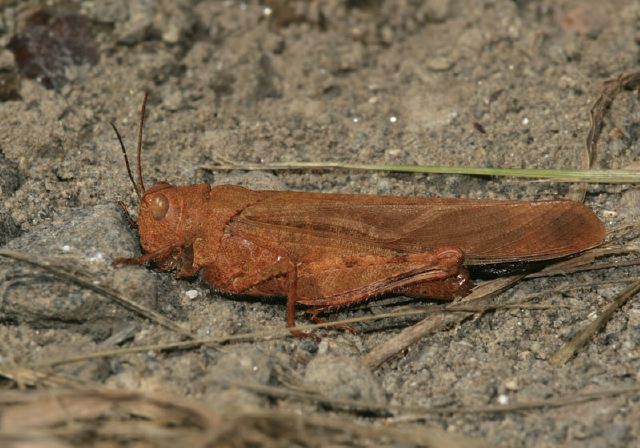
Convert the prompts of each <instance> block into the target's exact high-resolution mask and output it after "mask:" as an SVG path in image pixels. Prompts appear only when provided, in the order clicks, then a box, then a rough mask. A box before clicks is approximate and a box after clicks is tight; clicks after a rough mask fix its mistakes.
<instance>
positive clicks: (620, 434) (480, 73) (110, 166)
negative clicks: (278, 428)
mask: <svg viewBox="0 0 640 448" xmlns="http://www.w3.org/2000/svg"><path fill="white" fill-rule="evenodd" d="M53 3H54V4H55V3H57V2H53ZM0 4H1V5H2V14H1V15H0V40H1V41H2V44H3V47H4V46H6V45H8V44H9V42H10V41H11V38H12V36H14V34H15V33H25V32H26V31H25V30H27V29H28V28H29V20H28V18H29V17H30V16H31V15H32V14H33V12H34V11H35V10H37V9H38V3H37V2H17V1H16V2H11V1H5V2H2V3H0ZM65 8H66V9H64V11H69V10H71V11H75V13H78V14H81V15H83V16H85V17H86V18H87V21H86V23H85V22H84V21H83V22H81V23H82V25H78V24H75V25H73V24H72V25H69V24H67V25H64V26H69V27H70V29H72V30H75V31H78V30H80V29H82V30H83V33H86V35H84V36H83V37H82V38H81V41H82V42H81V43H82V45H79V44H78V43H77V42H76V44H77V45H76V47H74V48H73V51H76V52H79V53H81V56H82V57H80V56H78V57H76V56H73V55H71V56H70V55H69V54H66V53H64V51H62V50H60V57H59V58H60V59H61V60H62V62H58V63H54V65H53V66H50V65H47V64H48V62H46V61H45V62H43V61H36V62H38V63H39V64H40V65H41V66H43V67H44V73H45V75H42V74H40V75H37V76H40V81H44V84H47V82H48V83H49V84H50V86H51V87H53V88H47V87H46V86H45V85H43V83H42V82H39V81H38V79H28V77H27V76H26V74H25V72H24V71H23V72H22V73H21V74H20V75H16V73H17V70H18V68H17V65H16V62H15V60H14V55H13V53H12V52H11V51H9V50H3V52H2V53H0V75H2V76H3V78H2V79H3V81H2V87H3V88H2V89H0V96H1V97H2V99H3V102H2V103H1V104H0V244H6V246H5V248H8V249H12V250H17V251H20V252H23V253H28V254H31V255H32V256H33V257H36V258H38V257H53V258H55V259H56V260H58V262H60V263H64V264H65V266H70V267H77V266H81V267H82V268H83V269H85V270H89V271H90V272H91V273H92V276H93V277H92V279H95V280H98V281H99V282H100V284H102V285H105V286H108V287H111V288H114V289H117V290H119V291H121V292H122V293H124V294H126V295H127V296H128V297H130V298H132V299H133V300H135V301H137V302H139V303H141V304H143V305H145V306H146V307H148V308H150V309H152V310H154V311H156V312H158V313H160V314H161V315H163V316H165V317H167V318H169V319H171V320H172V321H174V322H177V323H179V324H180V325H181V326H182V327H183V328H188V329H189V330H190V331H191V332H192V333H194V334H196V335H198V336H199V337H214V336H220V335H227V334H239V333H243V332H252V331H262V330H268V329H278V328H282V327H283V326H284V316H285V307H284V306H283V303H282V302H278V301H260V300H239V299H231V298H228V297H220V296H219V295H217V294H216V293H215V292H213V291H211V290H209V289H208V288H207V287H206V285H204V284H202V283H200V282H199V281H191V282H190V281H184V280H176V279H175V278H174V276H173V275H171V274H167V273H160V272H157V271H154V270H153V269H151V268H145V267H118V268H113V267H111V265H110V261H111V260H113V259H114V258H116V257H119V256H131V255H133V254H136V253H139V247H138V240H137V235H136V233H135V232H134V231H133V230H131V229H130V228H129V226H128V225H127V222H126V220H125V219H124V218H123V216H122V214H121V213H120V211H119V209H118V207H117V201H118V200H123V201H124V202H125V203H127V204H128V205H129V207H130V208H131V209H132V210H135V208H136V202H137V199H136V196H135V193H134V192H133V190H132V187H131V184H130V182H129V180H128V179H127V175H126V171H125V167H124V163H123V161H122V155H121V153H120V150H119V147H118V144H117V140H116V138H115V136H114V134H113V131H112V129H111V128H110V126H109V121H113V122H114V123H115V124H116V125H117V126H118V127H119V129H120V130H121V132H122V133H123V136H124V139H125V142H126V143H127V145H128V147H129V148H130V149H131V148H133V147H134V146H135V144H134V142H135V132H136V128H137V120H138V113H139V112H138V111H139V108H140V104H141V100H142V92H143V91H148V92H150V100H149V104H148V108H147V123H146V132H145V138H144V152H143V158H144V173H145V180H146V182H147V184H152V183H154V182H155V181H159V180H164V181H168V182H171V183H173V184H190V183H196V182H203V181H204V182H209V183H211V184H228V183H232V184H238V185H243V186H247V187H250V188H255V189H291V190H304V191H321V192H347V193H373V194H394V195H415V196H459V197H469V198H518V199H543V198H544V199H547V198H555V197H562V196H563V195H565V194H566V193H567V192H568V190H569V187H567V186H566V185H558V184H547V183H543V184H541V183H533V182H523V181H516V180H510V179H499V178H481V177H468V176H454V175H429V176H427V175H412V174H387V173H369V172H349V171H331V172H328V171H318V170H316V171H292V172H246V171H241V170H238V171H231V172H218V171H215V170H213V171H212V170H208V169H206V167H210V166H211V165H213V164H214V163H216V162H218V161H220V160H225V159H231V160H233V161H237V162H245V163H261V162H280V161H315V160H322V161H342V162H351V163H376V164H381V163H404V164H428V165H459V166H484V167H515V168H520V167H528V168H561V167H567V168H568V167H580V166H581V165H580V160H581V157H582V155H583V153H584V142H585V138H586V133H587V130H588V127H589V117H588V111H589V108H590V105H591V104H592V103H593V101H594V100H595V99H596V98H597V95H598V92H599V89H600V85H601V83H602V81H604V80H606V79H609V78H611V77H615V76H617V75H619V74H621V73H624V72H628V71H632V70H637V69H638V61H639V60H640V3H638V2H637V1H634V0H615V1H612V2H603V1H592V0H588V1H587V0H585V1H552V0H543V1H526V0H522V1H506V0H497V1H482V2H476V1H471V0H425V1H422V2H421V1H410V0H402V1H385V0H372V1H355V0H327V1H317V2H316V1H311V2H303V1H298V2H296V1H287V0H272V1H265V2H264V3H257V2H238V1H204V0H202V1H198V0H179V1H169V0H144V1H142V0H140V1H135V2H127V1H125V0H103V1H80V2H78V3H77V4H72V5H69V4H67V3H66V2H65ZM52 11H54V12H53V13H52V14H53V16H55V17H57V16H56V14H62V13H61V11H63V9H62V7H61V6H54V8H53V9H52ZM65 23H66V22H65ZM85 25H86V27H87V29H84V28H83V27H84V26H85ZM61 26H62V25H61ZM64 26H62V27H64ZM67 31H68V30H66V31H65V30H64V29H63V30H62V31H60V30H58V32H60V33H64V32H67ZM23 35H24V34H23ZM92 39H93V42H92ZM70 46H73V45H70ZM44 51H46V52H51V54H53V55H55V54H57V53H55V49H52V48H46V46H45V50H44ZM65 51H66V50H65ZM70 51H71V50H70ZM92 52H95V53H94V54H92ZM72 53H73V52H72ZM22 57H24V55H22ZM44 59H46V58H43V60H44ZM23 70H24V68H23ZM47 80H48V81H47ZM639 110H640V105H639V103H638V99H637V98H636V97H635V96H633V95H630V94H628V93H625V94H623V95H621V96H620V99H619V100H618V101H617V102H616V103H615V105H614V108H613V111H612V115H611V119H610V120H609V121H608V122H607V127H606V128H605V132H604V134H603V138H602V141H601V143H600V147H599V158H598V160H597V162H596V166H597V167H602V168H605V167H607V168H625V167H629V166H632V164H633V163H634V162H635V163H637V161H638V159H639V157H640V156H639V154H640V143H639V142H640V141H639V130H640V121H639V118H638V117H639V116H640V115H638V113H639ZM613 128H616V129H617V130H616V131H612V129H613ZM585 202H586V204H587V205H588V206H590V207H592V208H593V209H594V210H595V211H596V213H597V214H598V216H599V217H600V218H601V219H603V220H604V221H605V222H606V225H607V228H608V229H615V228H620V227H621V226H628V225H635V224H637V218H638V215H639V214H640V194H639V193H638V190H637V189H635V188H633V187H628V186H610V185H592V186H589V187H588V189H587V195H586V200H585ZM635 236H636V235H635V234H634V233H633V232H632V233H630V234H629V233H627V236H626V239H623V240H620V239H618V240H616V242H617V243H633V242H634V238H635ZM637 274H638V270H637V269H635V268H633V267H631V268H615V269H609V270H601V271H593V272H583V273H579V274H574V275H571V276H567V277H554V278H550V279H538V280H528V281H524V282H521V283H520V284H519V285H517V286H516V287H515V288H513V289H511V290H509V291H508V292H506V293H504V294H501V295H499V296H498V297H496V299H495V300H496V302H497V303H504V302H508V301H511V300H515V299H521V298H525V297H528V296H529V295H532V294H533V295H534V296H535V298H534V303H540V304H545V305H553V307H552V308H548V309H543V310H534V309H509V310H500V311H496V312H491V313H486V314H483V315H479V316H477V317H475V318H472V319H468V320H466V321H465V322H463V323H462V324H460V325H456V326H454V327H453V328H450V329H447V330H444V331H440V332H437V333H435V334H431V335H428V336H426V337H424V338H422V339H421V340H420V341H419V342H418V343H416V344H414V345H412V346H411V347H410V348H409V349H408V350H406V351H404V352H403V353H401V354H399V355H398V356H396V357H395V358H393V359H392V360H390V361H389V362H386V363H384V364H383V365H382V366H380V367H379V368H377V369H374V370H371V369H369V368H367V367H366V366H365V365H364V364H363V362H362V357H363V356H364V355H366V354H367V353H368V352H369V351H370V350H371V349H373V348H375V347H377V346H379V345H380V344H382V343H383V342H384V341H386V340H388V339H389V338H390V337H391V336H393V335H394V334H397V333H399V332H400V331H401V330H402V329H403V328H406V327H407V326H409V325H412V324H413V323H415V322H417V319H418V318H400V319H387V320H382V321H373V322H369V323H363V324H359V325H358V327H357V328H358V333H357V334H355V335H351V334H348V333H343V332H335V331H325V330H323V331H319V333H318V334H319V335H320V336H321V337H322V341H321V342H319V343H318V342H314V341H309V340H297V339H293V338H280V339H278V338H275V339H273V340H269V341H253V342H244V343H243V342H237V343H232V344H228V345H226V346H224V348H223V349H222V350H214V349H195V350H187V351H178V352H171V353H161V352H147V353H145V354H132V355H126V356H119V357H112V358H106V359H99V360H93V361H84V362H79V363H72V364H67V365H63V366H59V367H56V368H54V369H53V371H54V372H56V373H57V374H60V375H64V376H66V377H68V378H73V379H75V380H77V381H87V382H91V383H94V384H95V383H98V384H100V385H104V386H108V387H111V388H126V389H130V390H140V391H162V392H169V393H172V394H176V395H178V396H183V397H189V398H192V399H194V400H197V401H200V402H203V403H206V404H208V405H210V406H213V407H215V409H217V410H220V412H223V411H224V410H226V409H233V408H251V407H255V408H258V409H278V410H283V409H285V410H289V411H292V412H298V413H305V415H306V414H309V415H326V414H331V415H338V416H340V418H342V419H348V420H354V421H359V422H362V423H363V424H370V425H375V426H380V425H398V424H400V422H402V424H403V425H408V426H407V427H412V425H415V426H416V427H417V426H424V425H435V426H438V427H440V428H442V429H445V430H446V431H448V432H450V433H457V434H462V435H465V436H468V437H471V438H474V439H480V440H484V441H487V442H488V443H489V445H491V446H509V447H515V446H539V447H543V446H567V447H573V446H593V447H614V446H632V445H635V444H638V443H639V440H640V429H639V428H638V425H637V422H638V419H639V418H640V401H639V398H640V396H639V395H638V393H637V392H635V393H631V394H622V395H618V396H614V397H610V396H609V397H607V398H603V399H600V400H598V401H596V402H593V401H592V402H587V403H583V404H574V405H570V406H560V407H546V408H540V409H533V410H529V411H520V412H488V413H464V412H452V413H449V414H438V413H434V414H431V415H428V416H424V415H423V416H420V418H417V419H409V420H407V419H406V418H404V420H403V418H401V417H402V416H404V417H406V415H407V414H408V413H407V412H404V411H402V409H406V410H408V409H411V408H415V407H423V408H427V407H429V408H432V407H434V406H459V407H461V408H473V407H483V406H490V405H504V404H514V403H525V402H532V401H540V400H547V399H557V398H562V397H572V396H575V395H576V394H580V393H584V392H586V391H599V390H606V389H611V388H617V387H627V386H635V385H637V384H638V379H639V378H638V369H639V367H640V305H638V304H637V303H634V302H632V303H631V304H629V305H628V306H626V307H625V308H623V310H622V311H621V312H618V313H617V314H616V315H615V316H614V318H613V319H612V320H611V322H609V324H608V325H607V326H606V329H605V330H604V331H603V332H602V333H600V334H599V335H598V336H597V337H596V338H595V339H594V340H592V341H591V342H590V343H589V344H588V346H587V347H586V348H585V349H584V350H582V351H581V352H580V353H579V355H578V356H577V357H576V358H575V359H573V360H572V361H571V362H569V363H568V364H567V365H565V366H564V367H561V368H554V367H551V366H550V365H549V362H548V359H549V357H550V356H551V355H553V353H555V352H556V351H557V350H558V349H559V348H560V347H561V346H562V344H563V343H564V342H565V341H567V340H568V339H570V338H571V336H573V335H574V334H575V333H576V332H577V331H578V330H579V329H580V328H582V327H583V326H584V324H585V323H587V322H588V321H589V319H590V318H592V317H593V316H594V313H596V312H597V311H598V310H600V309H602V307H603V306H604V305H606V303H608V302H609V301H610V300H611V299H612V298H613V297H614V296H615V295H616V293H618V292H619V291H620V290H621V289H622V288H624V286H625V283H624V282H625V281H628V280H629V279H633V278H634V276H637ZM0 279H1V282H2V285H1V286H0V292H2V296H0V341H2V342H1V343H0V361H2V362H3V363H5V364H4V365H8V364H25V363H28V362H32V361H42V360H46V359H52V358H59V357H64V356H69V355H74V354H78V353H89V352H92V351H97V350H104V349H108V348H117V347H129V346H137V345H146V344H157V343H160V342H165V341H171V340H176V339H177V336H176V335H175V334H173V333H172V332H170V331H169V330H167V329H166V328H163V327H161V326H159V325H156V324H153V323H150V322H149V321H148V320H145V319H142V318H140V317H139V316H138V315H137V314H135V313H132V312H130V311H127V310H126V309H124V308H122V307H121V306H119V305H117V304H115V303H114V302H112V301H109V300H107V299H105V297H104V296H102V295H100V294H97V293H95V292H91V291H88V290H87V289H85V288H80V287H77V286H74V285H72V284H70V283H69V282H68V281H64V280H61V279H60V278H58V277H55V276H51V275H50V274H46V273H44V272H43V271H42V270H40V269H36V268H31V267H28V266H26V265H24V264H22V263H18V262H16V261H8V260H2V261H0ZM605 280H606V281H610V282H612V283H610V284H596V283H597V282H602V281H605ZM403 304H404V305H406V304H407V302H406V301H402V302H401V304H400V305H398V304H390V303H389V302H384V301H383V302H381V303H378V302H372V303H371V304H368V305H365V306H362V307H358V308H353V309H348V310H345V311H343V312H341V313H337V314H336V315H334V316H331V318H332V319H333V318H335V319H338V318H347V317H354V316H368V315H372V314H375V313H380V312H383V311H389V310H394V309H397V307H399V306H402V305H403ZM298 319H299V320H301V321H304V318H303V317H302V314H301V315H300V316H299V317H298ZM238 382H244V383H249V384H257V385H264V386H276V387H285V386H286V387H294V386H304V387H309V388H313V389H314V390H317V391H319V392H321V393H323V394H325V395H326V396H328V397H331V398H335V399H350V400H361V401H363V402H367V403H370V402H376V403H384V404H388V405H389V406H392V407H393V408H394V409H397V412H396V411H394V415H393V416H389V415H388V414H384V413H383V414H381V415H376V413H375V412H373V413H372V412H365V413H363V412H354V411H353V410H350V409H342V410H340V409H335V408H332V407H330V406H329V407H328V406H324V405H317V404H313V403H309V402H302V401H300V400H299V399H296V398H295V397H294V398H291V397H290V398H273V397H265V395H264V394H259V393H257V392H255V391H251V390H248V389H246V388H238V387H230V386H229V383H238ZM0 385H1V386H2V387H3V388H4V389H5V390H8V389H11V388H13V387H14V386H15V383H14V381H12V380H10V379H6V380H4V382H3V383H0ZM292 385H293V386H292ZM1 393H2V392H0V394H1ZM407 421H408V422H409V423H407Z"/></svg>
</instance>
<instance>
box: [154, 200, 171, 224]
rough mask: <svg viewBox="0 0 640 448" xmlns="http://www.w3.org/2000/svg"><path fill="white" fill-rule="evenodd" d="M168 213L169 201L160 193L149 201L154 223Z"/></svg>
mask: <svg viewBox="0 0 640 448" xmlns="http://www.w3.org/2000/svg"><path fill="white" fill-rule="evenodd" d="M168 211H169V199H167V197H166V196H165V195H163V194H161V193H158V194H156V195H154V196H153V199H151V216H153V219H155V220H156V221H160V220H161V219H162V218H164V217H165V216H166V214H167V212H168Z"/></svg>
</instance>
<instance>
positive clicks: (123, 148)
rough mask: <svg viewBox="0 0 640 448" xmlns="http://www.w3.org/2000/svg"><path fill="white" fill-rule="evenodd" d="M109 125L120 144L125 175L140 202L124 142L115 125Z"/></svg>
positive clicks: (111, 122) (138, 190)
mask: <svg viewBox="0 0 640 448" xmlns="http://www.w3.org/2000/svg"><path fill="white" fill-rule="evenodd" d="M109 124H110V125H111V127H112V128H113V130H114V131H115V133H116V136H117V137H118V141H119V142H120V149H122V154H124V164H125V165H126V166H127V174H129V179H130V180H131V183H132V184H133V189H134V190H135V191H136V195H137V196H138V200H141V199H142V196H141V195H140V189H139V188H138V186H137V185H136V181H135V180H133V174H132V173H131V165H129V157H127V150H126V148H125V147H124V142H123V141H122V137H121V136H120V132H118V128H117V127H116V125H115V124H113V121H110V122H109Z"/></svg>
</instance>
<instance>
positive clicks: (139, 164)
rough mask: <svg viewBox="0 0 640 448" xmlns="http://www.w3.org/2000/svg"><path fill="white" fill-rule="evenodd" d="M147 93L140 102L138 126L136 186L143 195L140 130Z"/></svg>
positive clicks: (142, 124)
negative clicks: (138, 186) (137, 185)
mask: <svg viewBox="0 0 640 448" xmlns="http://www.w3.org/2000/svg"><path fill="white" fill-rule="evenodd" d="M148 97H149V93H148V92H144V99H143V100H142V108H141V109H140V125H139V126H138V160H137V162H138V184H139V185H140V191H141V192H142V194H144V191H145V189H144V181H143V180H142V163H141V160H142V128H144V112H145V110H146V108H147V98H148Z"/></svg>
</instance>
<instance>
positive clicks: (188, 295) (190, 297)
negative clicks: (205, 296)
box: [184, 289, 200, 300]
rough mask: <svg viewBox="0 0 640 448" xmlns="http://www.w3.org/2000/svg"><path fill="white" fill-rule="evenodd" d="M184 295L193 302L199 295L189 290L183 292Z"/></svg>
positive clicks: (195, 291)
mask: <svg viewBox="0 0 640 448" xmlns="http://www.w3.org/2000/svg"><path fill="white" fill-rule="evenodd" d="M184 295H185V296H187V299H191V300H193V299H195V298H196V297H198V296H199V295H200V293H199V292H198V291H197V290H195V289H190V290H189V291H187V292H185V293H184Z"/></svg>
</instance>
